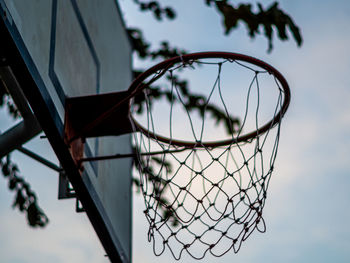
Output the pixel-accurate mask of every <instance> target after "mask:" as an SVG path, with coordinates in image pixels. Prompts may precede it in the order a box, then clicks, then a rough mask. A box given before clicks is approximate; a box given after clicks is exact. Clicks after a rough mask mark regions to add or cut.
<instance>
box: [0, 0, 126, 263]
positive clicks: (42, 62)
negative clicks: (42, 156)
mask: <svg viewBox="0 0 350 263" xmlns="http://www.w3.org/2000/svg"><path fill="white" fill-rule="evenodd" d="M0 13H1V21H0V23H1V49H2V51H4V52H5V54H6V58H7V60H8V61H6V64H8V65H9V66H10V67H11V69H12V71H13V72H14V74H15V76H16V77H17V78H18V81H19V83H20V84H21V87H22V89H23V92H24V94H25V95H26V97H27V99H28V101H29V103H30V106H31V107H32V109H33V111H34V114H35V115H36V117H37V119H38V121H39V122H40V125H41V126H42V129H43V130H44V132H45V134H46V135H47V137H48V139H49V141H50V143H51V145H52V147H53V149H54V151H55V153H56V155H57V157H58V159H59V161H60V163H61V165H62V167H63V169H64V170H65V172H66V174H67V176H68V178H69V180H70V182H71V183H72V185H73V187H74V189H75V192H76V193H77V195H78V197H79V200H80V201H81V203H82V205H83V207H84V209H85V210H86V212H87V215H88V217H89V219H90V221H91V223H92V225H93V226H94V228H95V230H96V233H97V235H98V236H99V238H100V240H101V242H102V244H103V246H104V248H105V250H106V252H107V254H108V256H109V258H110V259H111V261H112V262H131V243H132V242H131V238H132V235H131V224H132V218H131V216H132V207H131V203H132V200H131V199H132V196H131V182H132V180H131V166H132V160H131V158H124V159H118V160H109V161H100V162H86V163H84V170H83V171H81V170H79V169H78V168H77V166H76V164H75V162H74V160H73V158H72V156H71V153H70V151H69V147H68V146H67V144H66V143H65V138H64V123H65V103H66V100H67V98H72V97H79V96H87V95H95V94H103V93H109V92H117V91H123V90H127V88H128V86H129V85H130V82H131V79H132V71H131V52H132V49H131V43H130V41H129V38H128V36H127V32H126V29H125V26H124V23H123V21H122V18H121V14H120V9H119V6H118V3H117V1H116V0H104V1H85V0H67V1H58V0H51V1H48V0H39V1H31V2H28V1H21V0H18V1H16V0H0ZM130 152H131V144H130V136H129V135H122V136H117V137H115V136H114V137H113V138H112V137H110V136H105V137H99V138H90V139H87V141H86V143H85V147H84V155H85V156H86V157H94V156H98V155H109V154H116V153H121V154H123V153H130Z"/></svg>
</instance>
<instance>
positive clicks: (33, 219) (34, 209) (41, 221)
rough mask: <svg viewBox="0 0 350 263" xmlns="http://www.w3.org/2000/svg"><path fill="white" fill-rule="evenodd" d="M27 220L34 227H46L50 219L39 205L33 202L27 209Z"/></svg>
mask: <svg viewBox="0 0 350 263" xmlns="http://www.w3.org/2000/svg"><path fill="white" fill-rule="evenodd" d="M27 220H28V223H29V225H30V226H32V227H37V226H39V227H44V226H46V225H47V224H48V222H49V219H48V218H47V216H46V215H45V214H44V213H43V212H42V210H41V209H40V208H39V207H38V206H37V204H36V203H31V204H30V205H29V206H28V209H27Z"/></svg>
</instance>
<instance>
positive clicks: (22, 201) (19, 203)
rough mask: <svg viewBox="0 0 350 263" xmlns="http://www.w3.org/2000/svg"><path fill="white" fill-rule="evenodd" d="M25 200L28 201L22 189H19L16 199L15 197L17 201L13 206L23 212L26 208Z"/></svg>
mask: <svg viewBox="0 0 350 263" xmlns="http://www.w3.org/2000/svg"><path fill="white" fill-rule="evenodd" d="M25 202H26V199H25V198H24V196H23V194H22V191H21V190H20V189H19V190H18V191H17V195H16V199H15V202H14V203H13V205H12V207H13V208H15V207H18V209H19V210H20V211H21V212H23V211H24V209H25Z"/></svg>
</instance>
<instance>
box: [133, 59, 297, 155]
mask: <svg viewBox="0 0 350 263" xmlns="http://www.w3.org/2000/svg"><path fill="white" fill-rule="evenodd" d="M205 58H223V59H229V60H232V61H242V62H247V63H250V64H252V65H256V66H259V67H260V68H262V69H264V70H266V71H267V72H268V73H270V74H272V75H274V76H275V77H276V79H277V80H278V81H279V83H280V84H281V87H282V89H283V91H284V98H283V103H282V107H281V109H280V111H279V112H277V113H276V114H275V116H274V117H273V118H272V119H271V120H270V121H269V122H267V123H266V124H264V125H262V126H261V127H259V128H258V129H257V130H255V131H253V132H249V133H246V134H243V135H238V137H235V138H230V139H226V140H220V141H210V142H192V141H183V140H176V139H170V138H167V137H164V136H162V135H159V134H156V133H153V132H151V131H150V130H148V129H147V128H145V127H143V126H142V125H141V124H140V123H138V122H137V121H136V120H135V118H133V116H132V115H131V116H130V117H131V119H132V121H133V123H134V124H135V127H136V129H138V130H139V131H140V132H142V133H143V134H144V135H146V136H147V137H150V138H153V139H155V140H158V141H161V142H163V143H167V144H170V145H174V146H179V147H186V148H202V147H209V148H210V147H219V146H226V145H230V144H233V143H241V142H249V141H250V140H252V139H254V138H256V137H257V136H260V135H261V134H263V133H265V132H267V131H268V130H270V129H271V128H272V127H273V126H275V125H276V124H278V123H279V122H280V121H281V119H282V118H283V116H284V114H285V113H286V111H287V109H288V106H289V103H290V89H289V86H288V83H287V81H286V79H285V78H284V77H283V75H282V74H281V73H280V72H279V71H278V70H277V69H275V68H274V67H272V66H271V65H269V64H267V63H266V62H264V61H262V60H259V59H256V58H254V57H250V56H246V55H242V54H237V53H230V52H200V53H191V54H186V55H182V56H178V57H173V58H170V59H167V60H165V61H163V62H161V63H159V64H157V65H155V66H153V67H151V68H149V69H148V70H146V71H145V72H143V73H142V74H140V75H139V76H138V77H137V78H136V79H135V80H134V81H133V82H132V84H131V85H130V88H129V92H130V95H131V96H132V97H133V96H135V95H136V94H138V93H140V92H142V90H144V89H145V88H147V86H148V85H150V84H151V83H153V82H154V81H156V80H157V79H158V78H160V77H161V76H162V75H163V74H165V73H166V72H167V71H168V69H169V68H171V67H172V66H173V65H175V64H177V63H192V62H194V61H195V60H198V59H205ZM156 73H157V74H158V75H157V76H156V77H154V78H152V79H151V80H150V81H149V82H147V83H144V81H145V80H146V79H147V78H148V77H149V76H151V75H153V74H156Z"/></svg>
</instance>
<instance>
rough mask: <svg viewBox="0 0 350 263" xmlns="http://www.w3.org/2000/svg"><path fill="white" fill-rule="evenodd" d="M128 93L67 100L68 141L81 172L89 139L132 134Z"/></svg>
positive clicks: (66, 135) (66, 125)
mask: <svg viewBox="0 0 350 263" xmlns="http://www.w3.org/2000/svg"><path fill="white" fill-rule="evenodd" d="M129 95H130V93H129V92H128V91H123V92H115V93H107V94H97V95H89V96H80V97H69V98H66V104H65V124H64V130H65V142H66V144H67V145H68V147H69V149H70V153H71V155H72V157H73V159H74V161H75V163H76V165H77V167H78V168H79V169H80V171H83V166H82V162H81V160H82V159H83V154H84V144H85V139H86V138H91V137H101V136H118V135H123V134H128V133H131V132H132V124H131V120H130V118H129V113H130V103H129V99H128V98H129Z"/></svg>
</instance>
